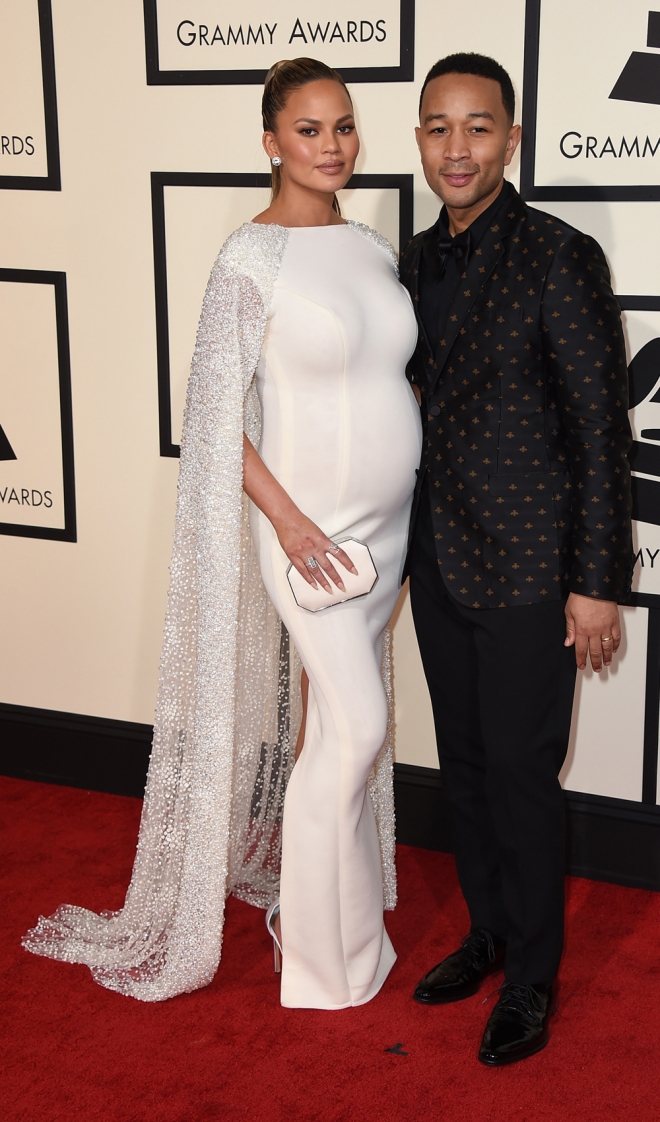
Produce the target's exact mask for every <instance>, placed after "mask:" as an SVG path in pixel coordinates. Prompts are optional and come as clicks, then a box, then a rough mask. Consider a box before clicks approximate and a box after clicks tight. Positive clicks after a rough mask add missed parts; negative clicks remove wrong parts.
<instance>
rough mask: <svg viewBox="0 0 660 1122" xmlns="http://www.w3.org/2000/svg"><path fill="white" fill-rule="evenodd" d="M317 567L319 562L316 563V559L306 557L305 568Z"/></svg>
mask: <svg viewBox="0 0 660 1122" xmlns="http://www.w3.org/2000/svg"><path fill="white" fill-rule="evenodd" d="M318 567H319V563H318V561H317V560H316V558H315V557H308V558H307V568H308V569H318Z"/></svg>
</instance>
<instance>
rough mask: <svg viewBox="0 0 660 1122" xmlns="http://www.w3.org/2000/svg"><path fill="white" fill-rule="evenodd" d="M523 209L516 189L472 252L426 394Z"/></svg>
mask: <svg viewBox="0 0 660 1122" xmlns="http://www.w3.org/2000/svg"><path fill="white" fill-rule="evenodd" d="M526 209H527V208H526V206H525V204H524V203H523V201H522V199H521V198H520V195H519V194H518V192H517V191H516V193H515V195H514V196H513V198H512V200H511V205H510V206H509V208H508V209H507V210H506V211H505V213H504V214H499V215H498V216H497V218H496V220H495V222H494V223H493V225H492V226H489V228H488V230H487V231H486V233H485V234H484V236H483V238H482V239H481V241H480V243H479V245H478V246H477V248H476V249H475V251H474V253H473V254H472V257H471V258H470V261H469V263H468V267H467V269H466V271H465V272H464V274H463V276H462V278H461V283H460V284H459V286H458V289H457V291H456V295H455V296H454V299H453V300H452V302H451V306H450V308H449V312H448V314H447V322H446V324H445V330H444V332H443V335H442V338H441V339H440V343H439V345H438V352H437V354H436V356H435V369H434V371H433V380H432V383H431V385H430V386H429V391H428V392H429V394H430V393H432V392H433V390H434V389H435V386H436V383H437V381H438V378H439V377H440V375H441V373H442V371H443V369H444V366H445V363H446V361H447V359H448V358H449V355H450V353H451V349H452V347H453V345H454V343H455V342H456V338H457V336H458V333H459V331H460V330H461V328H462V326H463V324H464V323H465V320H466V319H467V317H468V315H469V313H470V310H471V308H472V305H473V304H474V302H475V300H476V299H477V297H478V296H479V294H480V292H481V291H482V289H483V287H484V285H485V284H486V281H487V280H488V279H489V277H490V276H491V274H492V273H493V271H494V269H495V267H496V265H497V263H498V261H499V260H500V259H501V258H502V256H503V255H504V252H505V249H506V245H505V238H506V237H507V235H508V234H510V233H511V231H512V229H513V228H514V227H515V226H517V225H518V224H519V223H520V221H521V220H523V219H524V218H525V212H526ZM418 318H419V317H418Z"/></svg>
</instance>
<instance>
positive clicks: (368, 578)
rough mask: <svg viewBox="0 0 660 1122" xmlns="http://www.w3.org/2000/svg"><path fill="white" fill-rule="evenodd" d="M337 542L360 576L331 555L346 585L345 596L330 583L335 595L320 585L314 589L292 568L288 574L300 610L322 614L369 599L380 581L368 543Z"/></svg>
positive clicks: (347, 540)
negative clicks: (334, 608)
mask: <svg viewBox="0 0 660 1122" xmlns="http://www.w3.org/2000/svg"><path fill="white" fill-rule="evenodd" d="M334 540H335V541H336V544H337V545H340V546H341V547H342V549H343V550H344V552H345V553H347V554H348V556H349V557H350V559H351V561H352V562H353V564H354V565H355V568H356V569H357V576H356V575H355V574H354V573H350V572H349V571H348V569H345V568H344V566H343V565H342V564H340V562H338V561H337V560H336V558H334V557H332V554H328V556H329V557H331V558H332V561H333V563H334V566H335V569H336V570H337V572H338V573H339V575H340V576H341V579H342V581H343V582H344V585H345V588H346V591H345V592H342V590H341V588H337V585H336V584H333V583H332V581H330V587H331V589H332V591H331V592H326V591H325V589H324V588H321V586H320V585H317V587H316V588H314V587H313V586H312V585H311V584H308V583H307V581H306V580H305V578H304V577H302V576H301V575H300V573H299V572H298V570H297V569H296V568H295V567H294V566H293V565H289V568H288V569H287V571H286V575H287V579H288V581H289V585H290V586H291V591H292V593H293V598H294V600H295V601H296V604H297V605H298V607H299V608H305V610H306V611H308V612H322V611H323V609H324V608H332V607H333V606H334V605H335V604H345V603H346V601H347V600H357V599H359V597H360V596H367V595H368V594H369V593H370V592H371V590H372V588H373V587H374V585H375V583H376V581H377V580H378V573H377V571H376V566H375V565H374V560H373V557H372V556H371V553H370V551H369V546H368V545H366V544H365V542H361V541H358V539H357V538H343V539H342V538H335V539H334Z"/></svg>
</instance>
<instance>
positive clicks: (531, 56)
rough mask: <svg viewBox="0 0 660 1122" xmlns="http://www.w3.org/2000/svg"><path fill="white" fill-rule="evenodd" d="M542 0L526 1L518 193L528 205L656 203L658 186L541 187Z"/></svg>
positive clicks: (659, 190)
mask: <svg viewBox="0 0 660 1122" xmlns="http://www.w3.org/2000/svg"><path fill="white" fill-rule="evenodd" d="M540 35H541V0H526V4H525V62H524V71H523V113H522V129H523V132H522V146H521V156H520V194H521V195H522V196H523V198H524V199H525V200H526V201H527V202H532V201H533V200H535V199H544V200H546V201H553V202H564V201H577V202H657V201H658V200H660V184H657V185H653V184H648V185H643V186H642V185H639V184H637V185H629V186H626V187H622V186H614V185H612V186H609V187H607V186H606V187H596V186H593V187H568V186H567V187H548V186H546V187H540V186H537V184H536V183H535V182H534V177H535V172H536V115H537V104H538V77H539V46H540Z"/></svg>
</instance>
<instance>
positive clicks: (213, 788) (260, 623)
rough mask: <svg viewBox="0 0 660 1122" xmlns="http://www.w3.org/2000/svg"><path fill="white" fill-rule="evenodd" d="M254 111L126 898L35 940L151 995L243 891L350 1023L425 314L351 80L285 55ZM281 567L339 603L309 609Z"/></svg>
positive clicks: (198, 954) (373, 865)
mask: <svg viewBox="0 0 660 1122" xmlns="http://www.w3.org/2000/svg"><path fill="white" fill-rule="evenodd" d="M263 118H264V131H265V135H264V145H265V148H266V151H267V153H268V155H269V157H270V158H271V161H272V165H273V169H274V170H273V200H272V203H271V205H270V207H269V208H268V209H267V210H266V211H264V212H263V213H262V214H260V215H259V216H258V217H257V218H255V219H254V221H252V222H249V223H247V224H246V225H244V226H242V227H241V228H240V229H239V230H237V231H236V232H235V233H234V234H233V235H232V236H231V237H230V238H229V239H228V241H227V243H226V244H225V246H224V248H223V250H222V252H221V253H220V255H219V257H218V259H217V261H216V264H215V266H214V269H213V272H212V274H211V278H210V281H209V285H208V288H207V293H206V297H205V300H204V306H203V310H202V317H201V321H200V326H199V331H198V337H197V346H196V350H195V357H194V360H193V367H192V373H191V379H190V385H189V390H188V399H187V408H186V420H185V425H184V437H183V441H182V450H181V474H180V482H179V500H178V510H177V531H176V537H175V546H174V556H173V564H172V580H171V587H170V598H169V607H168V618H167V623H166V630H165V642H164V652H163V661H162V676H161V689H160V695H159V707H158V712H157V719H156V727H155V736H154V751H153V754H152V762H151V766H150V774H149V780H148V785H147V793H146V798H145V809H144V813H143V821H142V825H141V831H140V841H139V845H138V854H137V859H136V863H135V868H134V873H133V880H132V882H131V886H130V888H129V892H128V896H127V900H126V905H125V907H124V909H123V911H121V912H119V913H115V914H114V915H108V914H106V915H104V916H96V915H94V914H93V913H90V912H87V911H83V910H82V909H77V908H71V907H64V908H60V909H59V911H58V912H56V913H55V915H54V916H53V917H51V918H50V919H48V920H45V919H41V920H40V922H39V925H38V927H37V928H36V929H35V931H33V932H31V933H30V934H29V935H28V936H27V937H26V946H28V948H29V949H30V950H33V951H36V952H37V953H41V954H48V955H51V956H52V957H58V958H63V959H67V960H68V961H76V962H86V963H87V964H88V965H90V966H91V967H92V969H93V973H94V976H95V977H96V979H97V980H98V981H100V982H101V983H102V984H104V985H107V986H109V987H110V988H113V989H118V990H120V991H121V992H125V993H130V994H132V995H133V996H136V997H140V998H142V999H144V1000H161V999H162V998H164V997H168V996H171V995H172V994H173V993H177V992H181V991H182V990H191V989H195V988H196V987H198V986H200V985H204V984H206V983H207V982H208V981H210V979H211V978H212V977H213V974H214V972H215V969H216V967H217V964H218V959H219V955H220V941H221V928H222V915H223V904H224V898H225V895H226V893H227V892H231V891H233V892H234V893H235V894H236V895H238V896H240V897H241V898H242V899H247V900H250V901H251V902H253V903H258V904H262V905H264V904H268V903H271V905H272V906H271V909H270V912H269V926H270V929H271V931H272V932H273V933H274V934H275V937H276V940H277V943H278V945H279V946H280V947H281V949H282V982H281V1001H282V1004H283V1005H285V1006H289V1007H311V1008H319V1009H341V1008H345V1007H347V1006H352V1005H359V1004H362V1003H364V1002H366V1001H369V1000H370V999H371V998H372V997H373V996H374V995H375V994H376V993H377V992H378V990H379V989H380V987H381V986H382V984H383V982H384V980H385V978H386V977H387V975H388V973H389V971H390V969H391V967H392V965H393V962H394V959H395V954H394V950H393V948H392V945H391V943H390V941H389V938H388V936H387V933H386V931H385V927H384V924H383V907H384V903H385V904H386V905H387V904H389V906H392V905H393V897H394V869H393V834H392V830H393V818H392V813H391V808H392V796H391V759H390V757H389V756H388V754H387V752H385V753H383V752H382V751H381V749H382V746H383V744H384V742H385V741H386V739H387V732H388V701H387V696H386V689H385V687H384V684H383V676H382V672H381V670H382V662H383V635H384V631H385V628H386V626H387V623H388V621H389V618H390V616H391V614H392V610H393V608H394V605H395V602H396V599H397V595H398V591H399V587H400V577H401V571H402V567H403V561H404V554H405V548H406V539H407V530H408V520H409V514H410V504H411V498H412V492H413V487H414V482H415V469H416V467H417V466H418V463H419V458H420V446H421V427H420V418H419V409H418V407H417V404H416V402H415V399H414V397H413V394H412V391H411V390H410V387H409V385H408V383H407V381H406V378H405V374H404V370H405V365H406V362H407V360H408V358H409V357H410V354H411V353H412V350H413V348H414V345H415V339H416V326H415V318H414V314H413V310H412V307H411V304H410V300H409V297H408V295H407V293H406V292H405V290H404V289H403V288H402V287H401V286H400V285H399V283H398V280H397V275H396V261H395V258H394V253H393V251H392V248H391V247H390V245H389V244H388V243H387V242H386V241H385V240H384V239H383V238H381V237H380V235H378V234H376V233H375V232H374V231H372V230H370V229H369V228H368V227H366V226H363V225H361V224H359V223H354V222H345V221H344V220H343V219H342V218H341V216H340V214H339V208H338V206H337V203H336V196H335V191H336V190H337V189H339V188H341V187H343V186H344V185H345V184H346V182H347V181H348V179H349V178H350V175H351V173H352V171H353V168H354V165H355V160H356V157H357V154H358V150H359V141H358V138H357V134H356V131H355V121H354V118H353V108H352V104H351V100H350V97H349V94H348V91H347V90H346V87H345V85H344V83H343V81H342V79H341V77H340V76H339V75H338V74H337V73H336V72H334V71H332V70H330V69H329V68H328V67H327V66H325V65H323V64H321V63H318V62H315V61H313V60H310V59H297V60H295V61H293V62H283V63H279V64H278V65H277V66H275V67H273V69H272V70H271V72H270V73H269V75H268V78H267V80H266V86H265V90H264V98H263ZM241 488H244V491H245V493H246V494H247V496H249V500H250V501H249V502H248V503H245V502H243V503H242V502H241ZM346 539H357V540H358V541H359V542H363V543H366V545H367V546H368V547H369V551H370V553H371V557H372V558H373V563H374V565H375V569H376V571H377V574H378V579H377V581H376V583H375V584H374V586H373V588H372V589H371V591H369V592H368V594H366V595H363V596H361V597H360V598H352V599H346V600H344V602H341V603H330V600H331V593H332V599H333V600H335V599H338V598H340V597H341V596H342V595H343V594H344V591H345V592H346V593H348V592H350V587H349V586H350V584H351V580H352V578H353V577H355V574H356V566H355V565H354V564H353V563H352V561H351V558H350V556H349V555H348V552H347V551H350V548H351V547H350V545H349V541H347V540H346ZM342 542H344V544H345V546H346V551H345V550H344V549H343V548H342ZM358 563H359V564H360V565H364V564H366V562H364V561H363V560H360V561H359V562H358ZM290 570H291V571H292V570H297V573H298V575H299V577H300V578H302V580H303V581H304V582H306V583H304V584H303V585H302V587H303V590H304V588H305V587H309V589H316V590H317V593H316V594H317V595H318V596H319V597H320V596H325V597H327V598H328V606H326V607H324V609H323V610H320V611H314V612H312V611H308V610H307V609H306V608H304V607H301V606H299V602H298V601H299V600H300V594H298V600H297V599H296V598H295V597H294V594H293V591H292V587H291V580H290V577H291V571H290ZM348 574H351V577H349V575H348ZM357 575H358V577H359V575H360V574H359V572H358V574H357ZM294 576H295V573H294ZM363 576H364V573H363ZM345 584H346V588H345ZM264 586H265V589H266V590H267V594H268V596H267V597H266V594H265V593H264V591H263V589H264ZM291 645H292V647H293V648H294V650H293V651H292V650H291ZM298 660H299V661H298ZM300 664H302V668H303V676H302V683H303V690H302V693H303V696H306V698H307V704H306V707H305V712H304V714H303V723H302V727H301V731H300V735H299V748H300V747H301V748H302V750H301V751H300V754H299V758H298V760H297V762H296V764H295V768H294V769H293V771H292V772H291V774H290V780H289V773H290V763H289V759H290V758H291V757H292V756H293V751H292V750H291V749H292V740H293V738H294V737H295V734H296V733H297V731H298V726H299V724H300V717H299V713H300V711H299V706H298V703H297V701H296V697H297V695H299V693H300V689H299V681H300ZM385 677H387V675H385ZM291 762H292V760H291ZM374 765H376V766H374ZM285 791H286V795H285V798H284V804H283V807H282V799H283V797H284V792H285ZM280 843H281V846H282V857H281V887H280V898H279V907H278V905H277V903H275V902H274V898H275V897H276V895H277V872H278V869H277V865H278V857H279V847H280Z"/></svg>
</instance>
